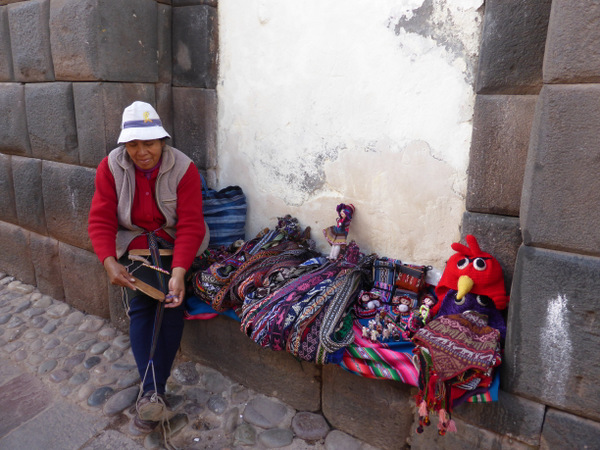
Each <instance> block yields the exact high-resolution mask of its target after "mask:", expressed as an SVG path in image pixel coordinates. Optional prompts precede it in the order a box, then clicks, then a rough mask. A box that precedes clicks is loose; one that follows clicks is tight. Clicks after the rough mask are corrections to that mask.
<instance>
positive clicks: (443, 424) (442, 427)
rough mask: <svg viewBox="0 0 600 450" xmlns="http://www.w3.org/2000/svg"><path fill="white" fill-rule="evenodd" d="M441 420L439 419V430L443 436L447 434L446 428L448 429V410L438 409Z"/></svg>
mask: <svg viewBox="0 0 600 450" xmlns="http://www.w3.org/2000/svg"><path fill="white" fill-rule="evenodd" d="M438 416H439V421H438V432H439V434H440V435H441V436H443V435H444V434H446V430H447V429H448V422H447V418H446V411H445V410H444V409H440V410H439V411H438Z"/></svg>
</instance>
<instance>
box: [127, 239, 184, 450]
mask: <svg viewBox="0 0 600 450" xmlns="http://www.w3.org/2000/svg"><path fill="white" fill-rule="evenodd" d="M146 235H147V237H148V248H149V250H150V256H151V259H152V266H154V267H151V268H152V269H155V271H156V278H157V281H158V288H159V290H160V291H161V292H163V293H164V294H167V292H168V285H167V283H166V280H165V274H164V272H166V271H163V270H162V261H161V259H160V251H159V249H158V241H160V242H161V243H162V244H164V242H165V241H164V240H163V239H161V238H159V237H158V236H157V235H156V234H155V233H154V232H153V231H149V232H147V233H146ZM143 265H145V266H147V265H149V264H145V263H143ZM156 269H159V270H156ZM164 311H165V304H164V302H158V305H157V307H156V314H155V316H154V327H153V330H152V344H151V346H150V354H149V355H148V365H147V366H146V371H145V372H144V377H143V379H142V382H141V386H140V391H139V393H138V399H137V401H136V411H137V413H138V415H139V410H138V404H139V400H140V399H141V398H142V396H143V393H144V383H145V381H146V377H147V376H148V372H149V371H151V372H152V381H153V383H154V393H153V394H152V395H151V396H150V402H152V403H157V404H161V405H162V414H161V417H160V419H159V420H160V424H161V427H162V431H163V439H164V444H165V448H167V449H176V447H174V446H173V445H172V444H171V443H170V442H169V435H170V434H171V431H172V430H171V424H170V422H169V420H168V414H167V405H166V403H165V401H164V399H163V398H162V397H161V396H160V395H158V387H157V385H156V375H155V371H154V353H155V351H156V346H157V344H158V335H159V334H160V327H161V325H162V320H163V315H164Z"/></svg>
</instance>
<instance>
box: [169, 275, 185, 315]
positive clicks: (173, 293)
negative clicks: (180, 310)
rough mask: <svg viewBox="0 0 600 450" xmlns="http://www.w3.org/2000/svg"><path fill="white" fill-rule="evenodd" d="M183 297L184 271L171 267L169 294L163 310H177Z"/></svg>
mask: <svg viewBox="0 0 600 450" xmlns="http://www.w3.org/2000/svg"><path fill="white" fill-rule="evenodd" d="M184 297H185V269H184V268H183V267H173V270H172V271H171V279H170V280H169V294H168V295H167V298H166V299H165V308H177V307H178V306H180V305H181V303H182V302H183V299H184Z"/></svg>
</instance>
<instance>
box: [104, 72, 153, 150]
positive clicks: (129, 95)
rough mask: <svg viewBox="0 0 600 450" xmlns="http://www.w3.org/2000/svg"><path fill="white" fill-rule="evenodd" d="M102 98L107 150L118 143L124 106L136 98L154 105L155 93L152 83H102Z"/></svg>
mask: <svg viewBox="0 0 600 450" xmlns="http://www.w3.org/2000/svg"><path fill="white" fill-rule="evenodd" d="M102 98H103V102H104V111H105V122H104V127H105V136H106V142H107V143H108V146H109V148H108V150H109V151H110V150H112V149H113V148H115V147H117V145H118V144H117V139H118V138H119V133H120V132H121V119H122V117H123V110H124V109H125V108H126V107H128V106H129V105H131V104H132V103H133V102H134V101H136V100H140V101H142V102H147V103H150V104H151V105H153V106H154V107H156V93H155V89H154V85H153V84H144V83H103V84H102Z"/></svg>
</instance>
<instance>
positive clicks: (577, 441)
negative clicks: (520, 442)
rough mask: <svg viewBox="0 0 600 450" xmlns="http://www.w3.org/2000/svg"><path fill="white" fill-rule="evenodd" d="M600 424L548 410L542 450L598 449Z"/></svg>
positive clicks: (542, 438)
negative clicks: (558, 449) (561, 449)
mask: <svg viewBox="0 0 600 450" xmlns="http://www.w3.org/2000/svg"><path fill="white" fill-rule="evenodd" d="M599 443H600V423H598V422H593V421H591V420H586V419H583V418H581V417H577V416H573V415H571V414H568V413H566V412H563V411H557V410H555V409H552V408H550V409H548V413H547V414H546V420H545V421H544V430H543V432H542V436H541V445H540V449H541V450H551V449H555V448H565V449H566V448H581V449H587V448H589V449H592V448H598V444H599Z"/></svg>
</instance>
